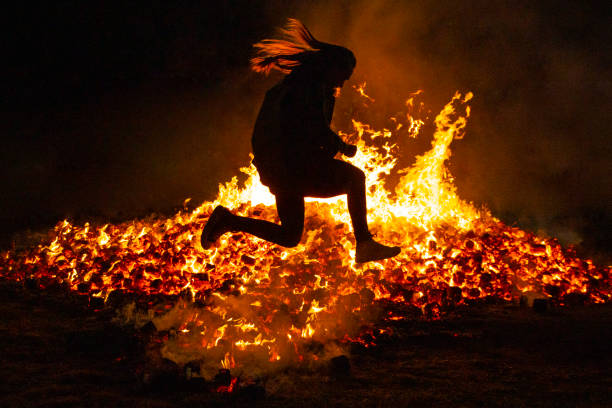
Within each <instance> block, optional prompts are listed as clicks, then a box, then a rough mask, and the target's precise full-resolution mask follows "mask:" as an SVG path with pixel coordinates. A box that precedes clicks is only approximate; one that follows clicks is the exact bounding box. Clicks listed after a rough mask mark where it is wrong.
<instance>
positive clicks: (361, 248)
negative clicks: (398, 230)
mask: <svg viewBox="0 0 612 408" xmlns="http://www.w3.org/2000/svg"><path fill="white" fill-rule="evenodd" d="M400 251H401V249H400V247H396V246H386V245H383V244H379V243H378V242H376V241H374V240H373V239H369V240H367V241H362V242H359V243H358V244H357V250H356V251H355V262H357V263H365V262H371V261H380V260H381V259H387V258H392V257H394V256H395V255H397V254H399V253H400Z"/></svg>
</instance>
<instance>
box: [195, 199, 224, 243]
mask: <svg viewBox="0 0 612 408" xmlns="http://www.w3.org/2000/svg"><path fill="white" fill-rule="evenodd" d="M231 215H232V213H231V212H230V211H229V210H228V209H227V208H225V207H223V206H222V205H219V206H217V207H216V208H215V209H214V210H213V212H212V214H210V217H209V218H208V222H207V223H206V225H205V226H204V229H203V230H202V236H201V237H200V243H201V244H202V248H204V249H208V248H210V247H211V246H213V245H214V244H215V242H217V240H218V239H219V238H220V237H221V235H223V234H225V233H226V232H228V231H229V230H230V229H229V227H228V225H227V220H228V218H229V217H231Z"/></svg>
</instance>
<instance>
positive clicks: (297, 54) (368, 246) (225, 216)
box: [201, 19, 400, 263]
mask: <svg viewBox="0 0 612 408" xmlns="http://www.w3.org/2000/svg"><path fill="white" fill-rule="evenodd" d="M281 33H282V34H283V36H284V38H285V39H283V40H276V39H266V40H263V41H261V42H259V43H257V44H255V45H254V47H255V48H257V50H258V51H257V54H256V56H255V57H254V58H253V59H252V60H251V65H252V69H253V70H254V71H255V72H261V73H264V74H268V73H269V72H270V71H271V70H272V69H276V70H278V71H281V72H283V73H285V74H287V75H286V76H285V78H284V79H283V80H282V81H281V82H279V83H278V84H277V85H275V86H274V87H273V88H272V89H270V90H269V91H268V92H267V93H266V97H265V99H264V102H263V105H262V107H261V110H260V111H259V116H258V117H257V121H256V123H255V129H254V131H253V138H252V144H253V154H254V160H253V163H254V164H255V167H257V171H258V172H259V175H260V179H261V181H262V183H263V184H265V185H266V186H268V187H269V188H270V191H271V192H272V193H273V194H274V195H275V197H276V208H277V211H278V216H279V218H280V222H281V224H280V225H277V224H274V223H272V222H268V221H264V220H259V219H254V218H247V217H240V216H237V215H233V214H232V213H231V212H230V211H229V210H228V209H227V208H225V207H222V206H218V207H217V208H215V210H214V211H213V213H212V214H211V216H210V218H209V220H208V223H207V224H206V226H205V227H204V230H203V231H202V237H201V241H202V247H203V248H209V247H210V246H211V245H213V244H214V243H215V242H216V241H217V239H218V238H219V237H220V236H221V235H223V234H224V233H226V232H229V231H242V232H247V233H249V234H252V235H255V236H257V237H259V238H262V239H265V240H266V241H270V242H274V243H276V244H278V245H282V246H284V247H293V246H296V245H297V244H298V243H299V242H300V239H301V237H302V232H303V229H304V197H320V198H323V197H334V196H337V195H341V194H346V195H347V197H348V199H347V201H348V210H349V213H350V216H351V221H352V224H353V232H354V234H355V240H356V241H357V249H356V262H359V263H361V262H369V261H374V260H380V259H385V258H390V257H393V256H395V255H397V254H399V252H400V248H399V247H389V246H385V245H382V244H379V243H377V242H376V241H374V240H373V239H372V234H370V231H369V230H368V223H367V211H366V190H365V175H364V173H363V171H361V170H360V169H358V168H357V167H355V166H353V165H351V164H349V163H346V162H344V161H341V160H336V159H334V156H335V155H336V154H337V153H338V152H340V153H342V154H343V155H345V156H348V157H353V156H354V155H355V154H356V152H357V147H356V146H354V145H350V144H347V143H344V142H343V141H342V139H340V137H339V136H338V135H337V134H336V133H334V132H333V131H332V130H331V129H330V127H329V126H330V123H331V119H332V113H333V110H334V102H335V98H334V92H335V89H336V88H339V87H342V85H343V84H344V82H345V81H346V80H347V79H349V77H350V76H351V74H352V73H353V69H354V68H355V63H356V60H355V56H354V55H353V53H352V52H351V51H350V50H348V49H346V48H344V47H340V46H337V45H332V44H327V43H322V42H320V41H317V40H316V39H315V38H314V37H313V36H312V34H311V33H310V31H309V30H308V29H307V28H306V27H305V26H304V25H303V24H302V23H301V22H300V21H298V20H294V19H290V20H289V22H288V24H287V26H286V27H285V28H284V29H283V30H281Z"/></svg>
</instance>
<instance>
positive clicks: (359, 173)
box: [352, 167, 366, 184]
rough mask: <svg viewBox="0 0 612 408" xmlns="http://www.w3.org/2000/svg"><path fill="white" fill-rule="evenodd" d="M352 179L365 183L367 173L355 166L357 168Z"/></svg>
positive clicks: (355, 181)
mask: <svg viewBox="0 0 612 408" xmlns="http://www.w3.org/2000/svg"><path fill="white" fill-rule="evenodd" d="M352 179H353V182H354V183H360V184H361V183H365V179H366V176H365V173H364V172H363V170H361V169H359V168H357V167H355V169H354V170H353V174H352Z"/></svg>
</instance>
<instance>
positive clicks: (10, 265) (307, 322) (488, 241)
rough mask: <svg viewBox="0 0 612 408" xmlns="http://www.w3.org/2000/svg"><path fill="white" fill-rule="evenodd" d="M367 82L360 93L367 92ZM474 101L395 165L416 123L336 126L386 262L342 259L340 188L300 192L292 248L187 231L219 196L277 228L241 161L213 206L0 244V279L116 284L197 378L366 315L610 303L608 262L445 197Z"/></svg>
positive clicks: (92, 288)
mask: <svg viewBox="0 0 612 408" xmlns="http://www.w3.org/2000/svg"><path fill="white" fill-rule="evenodd" d="M364 86H365V84H364V85H363V86H360V87H359V88H357V91H358V92H359V93H360V94H362V95H363V96H364V97H366V98H368V101H369V102H370V103H372V102H374V100H373V99H372V98H369V97H368V96H367V95H366V94H365V90H364V89H363V88H364ZM416 95H417V94H413V95H411V98H410V99H409V100H408V101H407V103H406V106H407V108H408V109H409V112H413V110H414V109H418V110H419V112H420V111H421V109H422V105H419V106H417V105H415V102H414V99H413V98H414V97H415V96H416ZM471 97H472V95H471V94H470V93H468V94H466V95H461V94H459V93H457V94H456V95H455V96H453V98H452V100H451V101H450V102H449V103H448V104H447V105H446V106H445V107H444V108H443V109H442V111H441V112H440V113H439V114H438V115H437V117H436V118H435V120H434V125H435V129H436V130H435V132H434V135H433V140H432V146H431V149H430V150H429V151H427V152H426V153H425V154H423V155H422V156H419V157H417V158H416V162H415V163H414V165H413V166H412V167H409V168H405V169H402V170H399V171H398V170H397V169H396V168H395V167H396V163H397V159H396V152H397V149H398V147H397V145H396V143H397V141H398V138H399V137H400V135H406V130H407V134H408V136H409V137H416V135H417V134H418V133H419V131H420V129H421V128H422V125H423V123H424V122H423V120H422V119H420V118H414V117H413V116H412V114H406V115H405V118H401V119H398V118H395V122H396V124H397V126H396V128H395V129H393V130H387V129H383V130H375V129H372V128H371V127H370V126H368V125H366V124H362V123H359V122H357V121H353V127H354V128H353V129H352V130H351V131H350V132H348V133H346V134H343V137H344V138H346V139H347V140H351V141H354V142H355V143H357V145H358V147H359V151H358V153H357V155H356V156H355V157H354V158H352V159H350V160H349V161H350V162H351V163H353V164H355V165H356V166H358V167H359V168H361V169H363V170H364V171H365V172H366V175H367V181H366V183H367V186H368V194H369V195H368V208H369V213H368V220H369V223H370V225H371V228H372V231H373V232H375V233H376V234H377V239H381V240H382V241H388V242H390V243H394V244H398V245H401V246H402V253H401V254H400V255H399V256H397V257H395V258H392V259H388V260H385V261H382V262H374V263H370V264H366V265H365V266H357V265H356V264H355V263H354V252H355V243H354V241H353V240H352V234H351V233H350V220H349V215H348V212H347V210H346V203H345V198H344V197H337V198H333V199H309V200H307V201H308V203H309V204H307V207H306V211H307V214H306V229H305V231H306V232H305V237H304V239H303V240H302V241H303V242H302V243H301V244H300V245H299V246H297V247H295V248H290V249H284V248H281V247H279V246H277V245H273V244H270V243H268V242H264V241H262V240H259V239H257V238H254V237H252V236H248V235H245V234H242V233H235V234H226V235H224V236H223V237H222V238H221V240H220V242H219V243H218V245H217V247H215V248H213V249H210V250H206V251H204V250H202V248H200V247H199V234H200V231H201V230H202V227H203V226H204V224H205V222H206V220H207V218H208V216H209V215H210V213H211V211H212V209H213V208H214V207H215V206H216V205H218V204H222V205H224V206H226V207H229V208H231V209H233V211H234V212H236V213H238V214H241V215H248V216H255V217H260V218H264V219H268V220H271V221H277V222H278V220H277V219H275V218H276V211H275V209H274V197H273V196H272V195H271V194H270V192H269V191H268V190H267V188H266V187H264V186H263V185H262V184H261V183H260V181H259V178H258V175H257V172H256V171H255V169H254V167H253V166H252V165H251V166H249V167H246V168H243V169H242V171H243V172H244V173H246V174H247V175H248V176H249V178H248V179H247V181H246V182H245V184H244V186H243V187H239V186H238V182H237V178H234V179H233V180H232V181H230V182H229V183H227V184H225V185H221V186H220V187H219V194H218V196H217V199H216V200H215V201H214V202H205V203H203V204H202V205H201V206H199V207H198V208H196V209H195V210H193V211H191V212H189V211H180V212H179V213H177V214H176V215H175V216H173V217H172V218H168V219H146V220H136V221H131V222H127V223H123V224H118V225H111V224H107V225H104V226H102V227H92V226H91V225H89V224H85V225H83V226H77V225H73V224H71V223H70V222H68V221H63V222H60V223H59V224H58V225H57V226H56V227H55V237H54V239H53V240H52V241H51V242H50V243H49V244H48V245H45V246H39V247H38V248H35V249H32V250H30V251H28V252H27V253H25V254H15V253H13V252H5V253H3V254H2V257H1V261H0V270H1V274H2V276H4V277H6V278H10V279H16V280H26V279H34V280H36V282H38V283H39V284H40V285H41V286H44V285H46V284H49V283H50V282H60V283H64V284H67V285H69V287H70V288H71V289H73V290H75V291H78V292H80V293H84V294H89V295H91V296H95V297H101V298H104V299H108V298H109V297H112V296H113V293H117V291H125V292H127V293H134V294H138V296H136V295H134V298H135V299H136V298H138V297H139V296H140V297H142V296H143V295H146V296H144V297H145V299H147V302H146V303H145V304H144V305H142V304H136V303H132V304H129V305H127V306H126V305H124V307H123V308H122V309H121V310H120V311H119V312H120V315H121V317H122V318H123V319H124V321H128V322H132V323H134V324H136V325H141V324H144V323H146V322H148V321H152V322H153V323H154V324H155V327H156V328H157V330H159V331H160V332H165V331H168V333H171V335H169V336H166V337H164V344H163V348H162V354H163V355H164V357H166V358H169V359H171V360H173V361H175V362H177V363H179V364H183V363H187V362H193V361H199V362H201V369H202V375H203V376H208V377H209V378H210V377H212V376H213V375H214V373H215V372H216V371H217V370H218V369H220V368H224V369H229V370H232V373H234V372H237V371H238V372H239V371H240V370H243V371H247V370H248V371H249V373H257V372H261V371H265V370H270V369H274V367H281V366H282V365H286V364H294V363H298V362H302V361H310V362H314V361H317V360H319V359H321V358H322V357H333V356H334V355H337V354H340V353H342V345H343V344H346V343H347V342H361V343H362V344H364V345H366V346H368V345H371V344H373V343H374V342H375V341H376V335H378V334H380V332H381V331H380V329H375V328H374V326H373V324H374V323H380V322H384V321H385V319H389V320H398V319H402V318H405V317H406V316H407V312H410V311H419V312H420V313H423V314H424V315H425V316H427V317H430V318H436V317H437V316H439V315H440V314H441V313H444V311H446V310H450V309H451V308H453V307H454V306H456V305H459V304H465V303H469V302H472V301H475V300H477V299H484V298H489V299H498V300H504V301H511V300H516V299H518V298H520V297H521V295H522V294H524V293H529V294H531V295H532V296H541V297H546V298H550V299H551V301H554V302H556V303H558V304H561V305H562V304H565V303H567V301H568V300H569V299H571V298H578V299H581V300H582V301H585V302H593V303H602V302H607V301H609V300H610V298H611V293H612V292H611V291H610V287H611V285H610V269H611V268H610V267H598V266H596V265H594V264H593V263H592V262H591V261H590V260H582V259H579V258H578V257H576V256H575V254H574V253H573V252H572V251H571V250H566V249H563V248H562V247H561V246H560V245H559V244H558V243H557V242H556V241H555V240H550V239H542V238H539V237H537V236H535V235H533V234H531V233H528V232H525V231H522V230H520V229H518V228H514V227H509V226H507V225H504V224H503V223H501V222H500V221H499V220H497V219H496V218H495V217H493V216H492V215H491V214H490V213H489V212H488V211H487V210H484V209H477V208H475V207H474V206H473V205H472V204H470V203H467V202H465V201H463V200H461V199H460V198H459V197H458V196H457V194H456V189H455V187H454V185H453V179H452V177H451V175H450V174H449V172H448V170H447V168H446V162H447V160H448V159H449V158H450V148H449V146H450V144H451V142H452V141H453V140H454V139H460V138H462V137H463V133H464V129H465V126H466V123H467V118H468V117H469V114H470V110H469V106H467V103H468V102H469V100H470V99H471ZM415 107H416V108H415ZM402 137H403V136H402ZM391 172H395V173H400V174H402V176H401V178H400V180H399V182H398V183H397V186H396V187H395V190H394V191H388V190H387V189H386V188H385V186H384V183H383V181H384V179H385V177H386V176H388V175H389V174H391ZM383 225H384V226H388V227H387V228H385V229H382V228H381V227H382V226H383ZM389 226H390V227H389ZM159 295H163V296H162V298H163V300H159V299H161V298H160V296H159ZM156 299H157V300H156ZM233 384H234V383H232V384H231V385H230V386H229V387H233Z"/></svg>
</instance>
